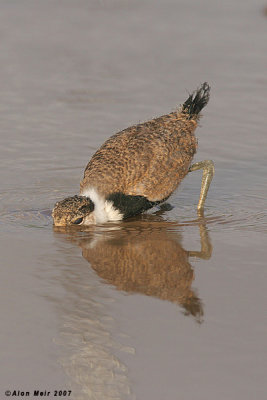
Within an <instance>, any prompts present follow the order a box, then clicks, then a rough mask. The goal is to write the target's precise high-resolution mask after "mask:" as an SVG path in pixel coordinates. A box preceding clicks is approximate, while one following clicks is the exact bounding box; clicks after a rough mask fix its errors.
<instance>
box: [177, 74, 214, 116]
mask: <svg viewBox="0 0 267 400" xmlns="http://www.w3.org/2000/svg"><path fill="white" fill-rule="evenodd" d="M209 98H210V85H209V84H208V83H207V82H204V83H203V84H202V85H201V86H200V88H199V89H197V90H196V91H195V92H193V93H192V94H190V96H189V97H188V99H187V100H186V101H185V102H184V104H183V106H182V112H183V113H186V114H188V118H189V119H191V118H194V117H195V118H196V117H197V116H198V114H199V113H200V111H201V110H202V108H204V107H205V106H206V105H207V104H208V101H209Z"/></svg>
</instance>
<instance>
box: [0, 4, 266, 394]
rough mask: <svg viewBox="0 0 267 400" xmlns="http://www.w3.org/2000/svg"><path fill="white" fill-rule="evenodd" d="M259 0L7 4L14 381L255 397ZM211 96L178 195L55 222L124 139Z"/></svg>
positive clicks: (5, 183) (10, 358)
mask: <svg viewBox="0 0 267 400" xmlns="http://www.w3.org/2000/svg"><path fill="white" fill-rule="evenodd" d="M263 8H264V4H262V2H261V1H258V0H256V1H255V0H246V1H241V0H235V1H234V2H233V1H231V2H230V1H225V2H223V3H222V2H220V1H217V0H215V1H210V0H202V1H200V2H193V1H183V0H181V1H172V0H167V1H164V2H162V1H160V0H156V1H155V0H153V1H152V0H151V1H150V0H145V1H139V0H134V1H131V2H130V1H128V0H124V1H123V0H111V1H106V0H101V1H100V0H99V1H97V0H92V1H90V2H87V1H83V0H77V1H76V2H75V4H74V2H72V1H69V0H65V1H64V3H63V2H57V3H55V2H52V1H50V0H48V1H45V2H44V1H41V0H37V1H36V0H34V1H33V0H32V1H31V0H28V1H18V0H17V1H12V2H9V1H2V2H1V4H0V27H1V28H0V34H1V52H0V65H1V69H0V84H1V93H2V95H1V98H0V111H1V119H0V128H1V130H0V132H1V133H0V139H1V147H0V167H1V168H0V179H1V188H0V201H1V205H0V237H1V244H0V246H1V279H0V282H1V283H0V298H1V301H0V304H1V306H0V309H1V321H2V324H1V326H2V328H1V333H0V337H1V374H0V376H1V378H0V390H1V393H2V395H1V396H2V397H3V396H4V392H5V390H14V389H17V390H24V391H26V390H28V391H30V392H31V393H32V392H33V390H34V389H40V390H45V389H46V390H50V391H53V390H64V389H66V390H67V389H69V390H72V394H71V396H72V397H71V398H72V399H75V400H76V399H101V400H103V399H137V400H142V399H146V400H150V399H153V400H162V399H165V400H169V399H170V400H171V399H183V400H191V399H195V398H198V399H199V400H210V399H214V398H216V399H217V400H224V399H227V400H239V399H240V400H241V399H242V400H251V399H254V398H255V399H258V398H264V396H266V392H267V385H266V372H267V354H266V329H267V318H266V305H267V294H266V293H267V291H266V282H267V273H266V249H265V243H266V232H267V218H266V194H267V190H266V175H267V167H266V145H267V139H266V122H267V121H266V95H267V76H266V67H267V41H266V34H267V19H266V16H265V15H264V12H263ZM204 81H208V82H209V83H210V85H211V88H212V92H211V100H210V103H209V105H208V106H207V108H206V109H205V110H204V112H203V114H204V115H203V119H202V120H201V126H200V127H199V128H198V130H197V136H198V138H199V150H198V153H197V155H196V158H195V160H196V161H199V160H203V159H213V160H214V162H215V166H216V173H215V178H214V181H213V183H212V186H211V189H210V192H209V196H208V200H207V204H206V210H205V215H204V216H202V217H199V216H198V215H197V213H196V205H197V201H198V195H199V188H200V180H201V172H195V173H192V174H189V176H188V177H187V178H186V179H185V180H184V182H183V183H182V185H181V186H180V188H179V190H178V191H177V192H176V193H175V194H174V195H173V196H172V197H171V198H170V199H169V203H170V205H171V206H165V207H161V208H155V209H153V210H150V211H149V212H148V213H147V214H146V215H143V216H139V217H137V218H132V219H130V220H129V221H125V222H123V223H119V224H107V225H103V226H98V227H95V228H90V229H84V230H77V229H74V230H64V229H63V230H60V229H53V226H52V220H51V214H50V213H51V209H52V207H53V204H54V203H55V202H56V201H57V200H59V199H61V198H63V197H65V196H68V195H72V194H75V193H77V192H78V190H79V180H80V179H81V177H82V172H83V169H84V167H85V165H86V164H87V162H88V160H89V158H90V157H91V155H92V154H93V153H94V152H95V151H96V149H97V148H98V147H99V146H100V145H101V144H102V143H103V141H104V140H105V139H107V138H108V137H109V136H110V135H111V134H113V133H115V132H116V131H118V130H121V129H124V128H126V127H127V126H129V125H131V124H134V123H137V122H140V121H145V120H147V119H150V118H153V117H155V116H159V115H161V114H165V113H167V112H169V111H171V110H173V109H174V108H175V107H176V106H179V104H181V103H182V102H183V101H184V100H185V99H186V97H187V93H188V91H189V92H190V91H192V90H194V89H195V88H197V87H198V86H199V84H200V83H202V82H204Z"/></svg>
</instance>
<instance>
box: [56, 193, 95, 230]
mask: <svg viewBox="0 0 267 400" xmlns="http://www.w3.org/2000/svg"><path fill="white" fill-rule="evenodd" d="M94 208H95V207H94V203H93V202H92V200H91V199H90V198H89V197H85V196H72V197H67V198H66V199H64V200H62V201H59V202H57V203H56V204H55V207H54V209H53V211H52V217H53V220H54V225H55V226H67V225H90V224H94V223H95V217H94V213H93V211H94Z"/></svg>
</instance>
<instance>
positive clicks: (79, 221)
mask: <svg viewBox="0 0 267 400" xmlns="http://www.w3.org/2000/svg"><path fill="white" fill-rule="evenodd" d="M82 221H83V217H80V218H77V219H75V221H72V223H73V224H75V225H79V224H80V223H81V222H82Z"/></svg>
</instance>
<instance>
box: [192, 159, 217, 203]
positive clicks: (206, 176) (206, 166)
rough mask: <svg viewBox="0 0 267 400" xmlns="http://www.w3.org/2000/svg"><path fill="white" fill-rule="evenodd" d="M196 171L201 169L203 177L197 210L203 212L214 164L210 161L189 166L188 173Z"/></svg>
mask: <svg viewBox="0 0 267 400" xmlns="http://www.w3.org/2000/svg"><path fill="white" fill-rule="evenodd" d="M198 169H203V175H202V182H201V189H200V196H199V202H198V206H197V209H198V210H203V208H204V203H205V200H206V197H207V194H208V190H209V187H210V183H211V181H212V178H213V175H214V163H213V161H211V160H205V161H200V162H197V163H195V164H193V165H191V167H190V168H189V172H192V171H196V170H198Z"/></svg>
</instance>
